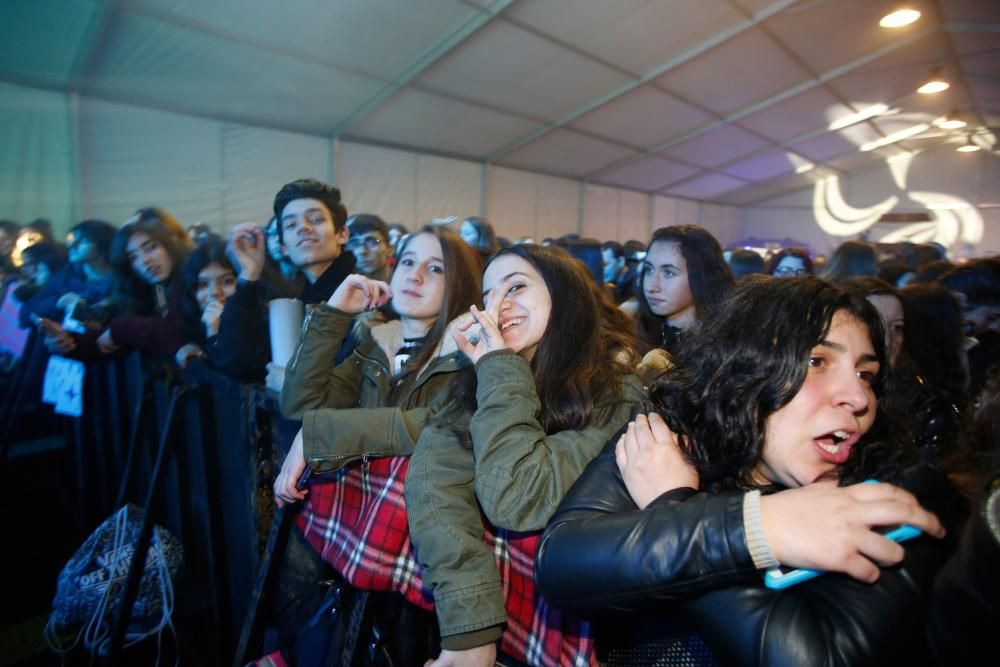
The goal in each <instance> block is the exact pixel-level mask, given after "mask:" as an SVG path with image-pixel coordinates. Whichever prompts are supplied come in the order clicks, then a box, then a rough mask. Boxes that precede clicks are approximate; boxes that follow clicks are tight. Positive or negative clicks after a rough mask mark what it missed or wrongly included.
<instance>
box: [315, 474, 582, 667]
mask: <svg viewBox="0 0 1000 667" xmlns="http://www.w3.org/2000/svg"><path fill="white" fill-rule="evenodd" d="M409 465H410V460H409V459H408V458H383V459H374V460H372V461H371V462H370V463H369V464H367V465H365V466H352V467H350V468H347V469H345V470H341V471H339V472H338V473H337V474H335V475H332V476H325V477H322V478H318V479H316V480H314V481H313V482H311V483H310V485H309V495H308V496H307V498H306V501H305V503H304V505H303V507H302V511H300V512H299V513H298V515H297V516H296V523H297V524H298V526H299V529H300V530H301V531H302V533H303V535H305V537H306V539H307V540H308V541H309V543H310V544H311V545H312V546H313V548H314V549H316V551H318V552H319V553H320V554H321V555H322V556H323V559H324V560H326V561H327V562H328V563H330V564H331V565H333V567H334V568H336V569H337V571H338V572H340V574H341V575H342V576H343V577H344V578H345V579H346V580H347V581H348V582H349V583H350V584H351V585H353V586H355V587H356V588H360V589H365V590H373V591H395V592H397V593H400V594H402V595H403V597H405V598H406V600H407V601H409V602H411V603H412V604H415V605H417V606H418V607H421V608H423V609H426V610H428V611H432V610H433V609H434V594H433V592H432V591H431V590H429V589H428V588H426V587H425V586H424V583H423V580H422V578H421V571H420V565H419V564H418V563H417V560H416V558H414V556H413V547H412V546H411V544H410V533H409V529H408V525H407V521H406V503H405V501H404V499H403V485H404V482H405V480H406V470H407V468H408V467H409ZM485 539H486V543H487V544H489V545H490V547H491V548H492V549H493V554H494V556H495V557H496V559H497V567H498V568H499V569H500V576H501V579H502V580H503V592H504V600H505V603H506V606H507V629H506V630H505V631H504V633H503V637H502V638H501V640H500V650H501V651H502V652H503V653H505V654H507V655H509V656H511V657H513V658H515V659H517V660H520V661H521V662H524V663H527V664H529V665H543V666H546V667H548V666H550V665H551V666H552V667H560V666H562V665H580V666H583V665H596V664H597V661H596V659H595V657H594V650H593V649H594V643H593V639H592V638H591V632H590V624H589V623H586V622H584V621H580V620H577V619H573V618H569V617H566V616H564V615H562V614H561V613H560V612H558V611H556V610H555V609H552V608H550V607H549V606H548V605H547V604H546V603H545V601H544V600H542V598H541V597H540V596H539V595H538V593H537V591H536V590H535V580H534V577H533V571H534V563H535V553H536V552H537V550H538V542H539V541H540V539H541V533H537V532H535V533H514V532H510V531H506V530H499V529H496V528H493V527H492V526H487V529H486V538H485Z"/></svg>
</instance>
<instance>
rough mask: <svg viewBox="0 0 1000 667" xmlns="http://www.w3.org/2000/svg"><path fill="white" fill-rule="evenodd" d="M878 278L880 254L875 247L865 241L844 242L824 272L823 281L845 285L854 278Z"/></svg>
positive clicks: (834, 252) (838, 247) (834, 253)
mask: <svg viewBox="0 0 1000 667" xmlns="http://www.w3.org/2000/svg"><path fill="white" fill-rule="evenodd" d="M876 276H878V254H876V252H875V246H873V245H872V244H870V243H865V242H864V241H844V242H843V243H841V244H840V245H839V246H837V249H836V250H834V251H833V256H832V257H830V261H829V262H827V265H826V270H825V271H823V279H824V280H828V281H830V282H831V283H844V282H847V281H848V280H853V279H854V278H874V277H876Z"/></svg>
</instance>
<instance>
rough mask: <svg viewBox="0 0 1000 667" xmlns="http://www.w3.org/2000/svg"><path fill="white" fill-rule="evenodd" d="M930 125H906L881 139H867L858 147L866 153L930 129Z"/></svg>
mask: <svg viewBox="0 0 1000 667" xmlns="http://www.w3.org/2000/svg"><path fill="white" fill-rule="evenodd" d="M930 127H931V126H930V125H928V124H927V123H920V124H919V125H914V126H913V127H908V128H906V129H905V130H899V131H898V132H893V133H892V134H890V135H888V136H886V137H883V138H881V139H876V140H875V141H869V142H868V143H866V144H861V148H860V149H859V150H860V151H861V152H862V153H867V152H868V151H873V150H875V149H876V148H882V147H883V146H888V145H889V144H894V143H896V142H897V141H902V140H903V139H909V138H910V137H912V136H914V135H917V134H920V133H921V132H923V131H924V130H928V129H930Z"/></svg>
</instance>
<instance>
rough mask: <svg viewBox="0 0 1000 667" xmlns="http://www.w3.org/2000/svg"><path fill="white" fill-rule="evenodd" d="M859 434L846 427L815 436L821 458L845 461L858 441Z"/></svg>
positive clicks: (835, 461)
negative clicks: (845, 428)
mask: <svg viewBox="0 0 1000 667" xmlns="http://www.w3.org/2000/svg"><path fill="white" fill-rule="evenodd" d="M858 437H859V434H858V433H857V432H853V433H852V432H851V431H847V430H844V429H837V430H836V431H831V432H830V433H827V434H826V435H822V436H820V437H818V438H815V439H814V440H813V442H815V443H816V448H817V450H818V452H819V455H820V458H822V459H823V460H824V461H827V462H829V463H837V464H840V463H844V462H846V461H847V458H848V457H849V456H850V454H851V447H853V446H854V444H855V443H856V442H857V441H858Z"/></svg>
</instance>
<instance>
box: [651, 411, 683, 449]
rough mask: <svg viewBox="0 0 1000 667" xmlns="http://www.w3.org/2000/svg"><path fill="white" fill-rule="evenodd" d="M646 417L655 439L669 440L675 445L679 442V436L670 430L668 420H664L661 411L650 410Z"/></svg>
mask: <svg viewBox="0 0 1000 667" xmlns="http://www.w3.org/2000/svg"><path fill="white" fill-rule="evenodd" d="M646 418H647V420H648V423H649V429H650V432H651V433H652V435H653V439H654V440H656V441H657V442H669V443H671V444H674V445H676V444H677V436H676V435H674V432H673V431H671V430H670V427H669V426H667V422H665V421H663V417H661V416H660V415H659V413H656V412H650V413H649V414H648V415H646Z"/></svg>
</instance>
